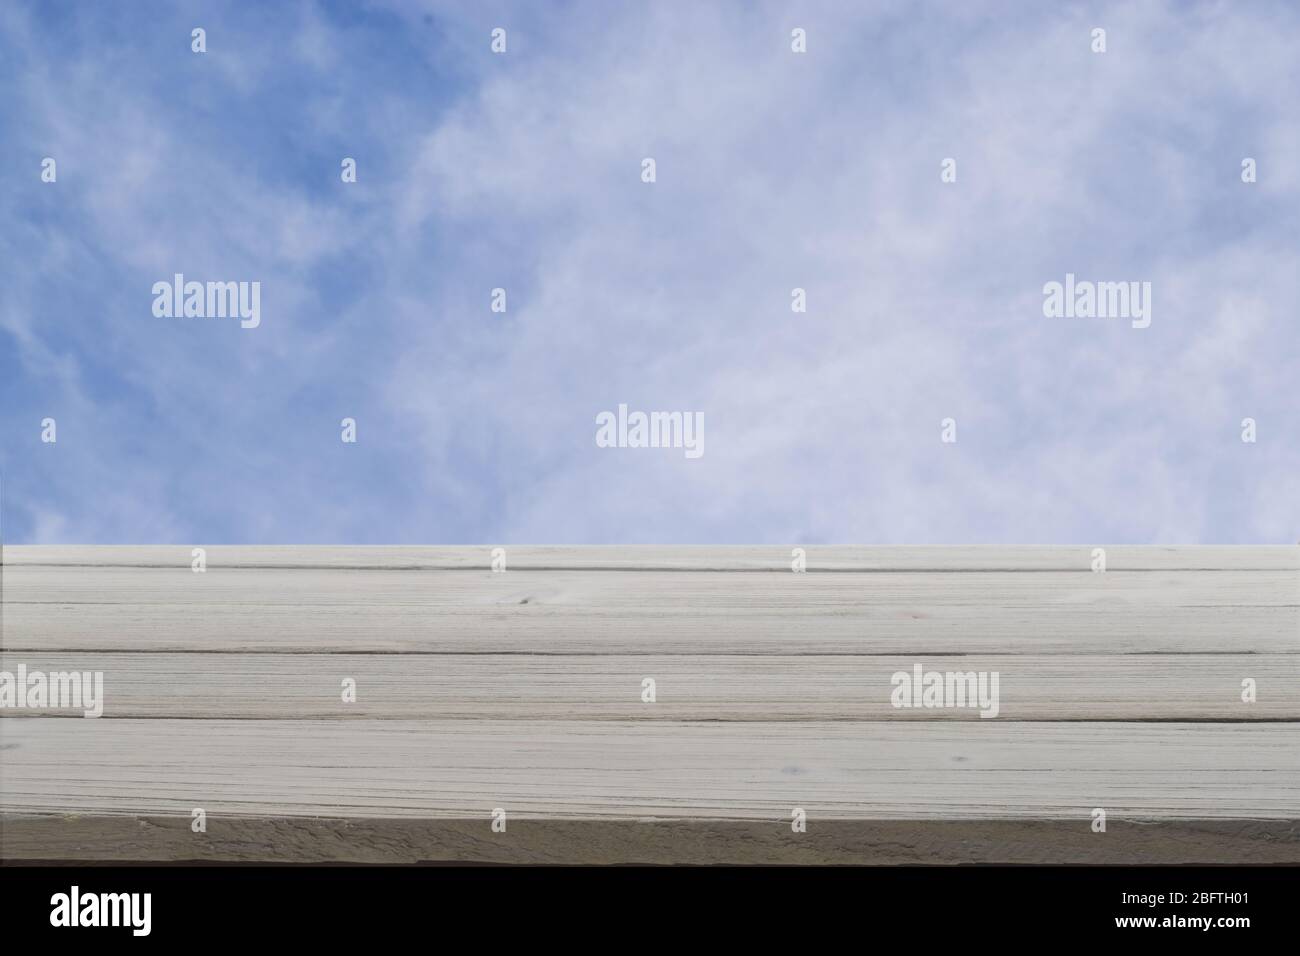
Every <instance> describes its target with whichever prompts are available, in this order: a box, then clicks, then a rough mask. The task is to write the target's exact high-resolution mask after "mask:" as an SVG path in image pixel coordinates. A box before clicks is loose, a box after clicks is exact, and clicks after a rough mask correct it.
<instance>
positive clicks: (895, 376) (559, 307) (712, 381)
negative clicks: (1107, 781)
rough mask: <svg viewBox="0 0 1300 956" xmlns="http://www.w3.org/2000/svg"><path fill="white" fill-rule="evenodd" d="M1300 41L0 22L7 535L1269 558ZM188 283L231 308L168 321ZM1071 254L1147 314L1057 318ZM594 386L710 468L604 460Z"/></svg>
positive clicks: (695, 22) (638, 452) (1125, 15)
mask: <svg viewBox="0 0 1300 956" xmlns="http://www.w3.org/2000/svg"><path fill="white" fill-rule="evenodd" d="M195 27H203V28H204V29H205V30H206V32H207V52H206V53H203V54H196V53H194V52H192V51H191V30H192V29H194V28H195ZM495 27H502V28H504V29H505V30H506V31H507V52H506V53H505V54H503V55H498V54H494V53H493V52H492V50H491V49H490V43H491V37H490V34H491V31H492V30H493V28H495ZM1094 27H1103V28H1104V29H1105V30H1106V46H1107V49H1106V52H1105V53H1094V52H1092V49H1091V45H1092V38H1091V35H1090V34H1091V31H1092V29H1093V28H1094ZM795 28H802V29H804V30H805V31H806V34H807V52H806V53H804V54H797V53H793V52H792V51H791V31H792V30H793V29H795ZM1297 48H1300V8H1297V7H1296V6H1295V5H1293V4H1288V3H1283V2H1277V3H1267V2H1260V3H1250V4H1239V3H1227V2H1224V3H1159V2H1144V3H1128V2H1123V3H1114V4H1105V3H1089V4H1083V3H1081V4H1043V3H1023V4H1010V3H997V4H993V3H989V4H981V3H964V2H963V3H959V2H955V0H954V2H948V3H934V4H917V3H913V2H897V3H891V2H873V3H850V2H844V3H816V2H808V3H789V2H771V3H750V2H710V3H686V2H657V3H644V2H637V3H632V2H626V3H623V2H610V0H601V2H596V0H593V2H589V3H547V4H542V3H536V2H520V3H517V4H491V3H466V2H462V3H434V2H396V0H395V2H372V3H359V2H358V3H342V2H340V3H313V2H301V3H297V4H292V3H285V4H254V3H246V2H230V3H224V4H222V3H202V4H197V3H196V4H184V3H164V2H156V3H154V2H130V3H128V2H80V3H62V2H34V0H33V2H21V0H20V2H6V3H4V4H0V91H2V92H0V164H2V165H0V261H2V262H3V269H2V274H3V290H2V292H0V455H2V464H3V471H4V492H3V494H4V502H3V506H4V532H5V539H6V540H7V541H9V542H10V543H58V542H82V543H141V542H158V543H168V542H173V543H178V544H180V543H193V544H203V543H210V544H217V543H238V542H244V543H254V544H256V543H298V542H301V543H318V542H319V543H328V542H334V543H484V544H497V543H524V542H536V543H550V542H554V543H618V542H629V543H633V542H645V543H655V542H671V543H720V542H735V543H774V544H775V543H812V544H816V543H832V542H833V543H847V542H861V543H894V544H905V543H917V544H920V543H1015V542H1021V543H1084V544H1086V543H1170V544H1173V543H1194V542H1203V543H1253V542H1267V543H1294V542H1296V541H1300V402H1298V401H1297V394H1298V392H1297V382H1300V312H1298V311H1297V302H1298V301H1300V295H1298V294H1297V293H1298V292H1300V268H1297V260H1298V259H1300V109H1298V108H1297V104H1298V103H1300V57H1297V53H1296V51H1297ZM45 157H51V158H54V159H55V160H56V162H57V181H56V182H54V183H45V182H42V180H41V163H42V160H43V158H45ZM343 157H353V158H355V159H356V162H357V182H356V183H354V184H352V183H344V182H342V181H341V178H340V161H341V160H342V158H343ZM645 157H653V158H654V159H655V161H656V173H657V179H656V181H655V182H654V183H645V182H642V178H641V168H642V165H641V164H642V160H643V158H645ZM946 157H952V158H955V159H956V161H957V181H956V182H955V183H943V182H941V180H940V164H941V162H942V160H943V159H944V158H946ZM1244 157H1252V158H1254V159H1255V160H1256V163H1257V170H1258V181H1257V182H1255V183H1252V184H1247V183H1243V182H1242V179H1241V163H1242V159H1243V158H1244ZM178 272H179V273H183V274H184V275H185V276H186V277H187V279H197V280H200V281H206V280H222V281H227V280H229V281H258V282H260V283H261V290H262V292H261V325H260V327H259V328H256V329H241V328H240V327H239V324H238V322H237V321H231V320H221V319H196V318H190V319H183V318H158V317H155V316H154V314H153V312H152V304H153V295H152V292H151V289H152V286H153V284H154V283H155V282H157V281H160V280H164V281H166V280H170V279H171V277H172V276H173V275H174V274H175V273H178ZM1067 272H1073V273H1075V274H1076V275H1078V276H1079V277H1080V278H1081V279H1094V280H1102V281H1148V282H1150V283H1151V285H1152V323H1151V326H1150V327H1149V328H1146V329H1134V328H1132V327H1131V325H1130V323H1129V322H1128V321H1127V320H1124V319H1077V318H1076V319H1064V318H1059V319H1056V318H1045V317H1044V315H1043V309H1042V304H1043V293H1042V288H1043V285H1044V283H1046V282H1050V281H1053V280H1055V281H1062V280H1063V279H1064V277H1065V274H1066V273H1067ZM496 287H502V288H505V289H506V290H507V312H506V313H504V314H499V313H493V312H492V311H491V310H490V308H489V305H490V295H491V290H492V289H493V288H496ZM795 287H800V288H804V289H806V290H807V303H808V309H807V312H806V313H794V312H792V311H791V307H790V303H791V289H793V288H795ZM620 403H626V404H627V405H629V406H630V407H631V408H632V409H640V410H645V411H651V410H679V411H698V412H701V413H702V414H703V416H704V424H705V429H704V448H705V454H704V455H703V456H702V457H701V458H698V459H688V458H687V457H686V456H685V455H684V454H683V452H682V450H681V449H676V450H674V449H630V448H599V447H597V446H596V443H595V432H596V427H595V419H596V415H597V414H598V413H599V412H601V411H604V410H614V409H616V408H617V406H618V405H619V404H620ZM345 417H352V418H355V419H356V421H357V438H358V440H357V442H356V443H355V444H345V443H343V442H342V441H341V440H340V432H341V429H340V421H341V420H342V419H343V418H345ZM1246 417H1250V418H1253V419H1255V420H1256V422H1257V441H1256V442H1255V443H1253V444H1251V443H1245V442H1243V441H1242V440H1241V432H1242V428H1241V422H1242V419H1244V418H1246ZM45 418H53V419H55V420H56V422H57V442H55V443H53V444H50V443H45V442H42V440H41V437H42V427H41V423H42V420H43V419H45ZM945 418H952V419H954V420H955V421H956V423H957V441H956V443H951V444H947V443H943V442H941V441H940V422H941V421H942V420H943V419H945Z"/></svg>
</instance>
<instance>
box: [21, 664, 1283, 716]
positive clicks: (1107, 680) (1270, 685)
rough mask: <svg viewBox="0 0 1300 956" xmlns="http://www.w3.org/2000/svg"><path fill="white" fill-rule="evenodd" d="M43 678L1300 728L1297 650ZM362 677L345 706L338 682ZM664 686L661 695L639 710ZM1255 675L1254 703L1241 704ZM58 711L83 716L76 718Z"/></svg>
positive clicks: (563, 709)
mask: <svg viewBox="0 0 1300 956" xmlns="http://www.w3.org/2000/svg"><path fill="white" fill-rule="evenodd" d="M20 661H21V662H22V663H25V664H26V665H27V666H28V667H29V668H35V669H39V670H43V671H46V672H51V671H71V670H76V669H81V670H89V671H102V672H103V674H104V685H105V687H106V689H107V691H106V692H107V695H108V701H107V703H106V705H105V710H104V715H103V719H113V718H118V717H176V718H207V717H225V718H230V719H237V720H239V719H242V720H262V719H266V718H285V717H301V718H329V717H332V718H338V719H350V718H355V717H368V718H374V719H377V720H383V719H390V718H466V719H470V718H472V719H477V720H498V719H518V720H525V719H530V718H534V717H537V718H548V719H577V720H638V721H656V720H723V721H731V720H912V721H916V720H921V721H932V720H980V719H981V718H980V716H979V713H978V711H976V710H973V709H967V708H952V709H928V710H927V709H910V708H909V709H898V708H894V707H893V706H891V704H890V699H889V698H890V692H891V690H892V685H891V683H890V678H891V677H892V675H893V674H895V673H896V672H898V671H910V670H911V669H912V667H913V666H914V665H915V664H918V663H919V664H921V665H922V667H923V668H924V669H925V670H935V671H947V670H952V669H959V670H961V671H976V672H978V671H997V672H998V674H999V680H1000V713H999V715H998V718H997V719H998V720H999V722H1007V721H1021V720H1035V721H1036V720H1128V721H1137V720H1182V721H1193V720H1216V721H1241V720H1252V721H1254V720H1274V721H1282V720H1289V721H1297V720H1300V655H1296V654H1186V655H1130V656H1119V655H1110V656H1098V655H1092V656H1076V655H1057V656H1050V655H1048V656H1045V655H1011V654H1001V655H983V654H977V655H971V656H964V657H960V658H953V657H926V656H915V655H913V656H902V655H892V654H887V655H879V656H877V655H867V656H844V655H840V656H828V655H804V656H778V655H767V656H764V655H751V656H745V655H734V654H728V655H717V656H710V657H707V658H701V657H700V656H698V655H668V654H659V655H655V654H626V655H624V654H600V655H597V654H573V655H525V654H514V655H504V656H501V657H498V658H495V659H492V660H491V661H490V663H489V662H486V661H485V660H484V658H483V656H481V655H474V654H203V653H194V654H175V653H157V654H130V653H127V654H124V653H103V652H85V653H76V654H74V653H49V652H43V653H37V654H31V653H29V654H21V655H18V654H10V655H0V670H3V669H6V668H7V669H10V670H12V669H13V668H14V667H15V666H16V665H17V664H18V663H19V662H20ZM345 677H349V678H352V679H353V680H355V681H356V682H357V688H358V692H359V695H358V697H357V700H356V701H355V702H353V703H346V704H345V703H344V702H343V700H342V699H341V694H340V693H339V688H340V682H341V681H342V679H343V678H345ZM644 677H653V678H654V679H655V682H656V700H655V704H654V705H653V706H650V705H647V704H645V703H642V701H641V698H640V693H641V680H642V678H644ZM1246 677H1253V678H1254V679H1255V680H1256V682H1257V684H1258V686H1259V695H1260V696H1259V699H1258V700H1256V701H1255V702H1254V703H1253V704H1246V703H1244V702H1243V701H1242V700H1241V681H1242V679H1243V678H1246ZM45 713H47V714H50V715H63V716H66V715H73V716H80V711H79V710H70V709H65V710H50V711H46V712H45Z"/></svg>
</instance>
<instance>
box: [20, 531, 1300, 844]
mask: <svg viewBox="0 0 1300 956" xmlns="http://www.w3.org/2000/svg"><path fill="white" fill-rule="evenodd" d="M506 551H507V562H508V565H507V566H508V570H507V571H506V572H505V573H503V574H501V573H492V572H491V571H490V570H489V567H488V566H489V562H490V555H489V552H490V549H489V548H446V547H439V548H407V547H401V548H373V547H366V548H246V547H230V548H223V547H213V548H209V549H207V562H208V570H207V571H206V573H204V574H193V573H192V572H191V570H190V560H191V557H190V549H189V548H188V547H159V546H148V547H124V548H65V547H59V548H15V547H6V548H5V550H4V567H3V589H4V591H3V633H2V634H0V670H10V671H12V670H14V669H15V668H16V667H17V666H18V665H19V664H22V665H24V666H26V667H27V668H28V669H29V670H43V671H55V670H69V669H76V670H82V671H102V672H103V673H104V675H105V677H104V686H105V698H106V699H105V704H104V716H103V717H102V718H100V719H98V720H86V719H82V718H80V717H74V716H71V715H70V714H69V712H67V711H58V710H40V711H32V710H6V711H3V712H0V713H4V714H6V715H8V716H4V717H2V718H0V858H4V859H9V860H21V859H162V860H169V859H175V860H189V859H230V860H305V861H319V860H357V861H365V862H386V861H387V862H414V861H423V860H438V859H444V860H481V861H486V862H536V861H548V862H563V861H575V862H576V861H582V862H673V861H680V862H727V861H735V862H760V861H761V862H815V861H826V862H933V863H953V862H981V861H983V862H1051V861H1053V860H1061V861H1065V860H1073V861H1076V862H1077V861H1087V862H1103V861H1107V860H1115V861H1125V860H1135V861H1142V860H1149V861H1152V862H1155V861H1160V862H1248V861H1251V860H1258V861H1261V862H1300V822H1298V821H1300V548H1278V547H1264V548H1108V549H1107V565H1108V569H1107V571H1106V572H1105V573H1104V574H1096V573H1093V572H1092V570H1091V560H1092V559H1091V548H866V547H862V548H859V547H827V548H818V547H809V548H807V549H806V551H807V566H808V571H807V572H806V573H803V574H794V573H792V572H791V571H790V549H789V548H785V549H782V548H757V547H744V548H661V547H631V548H556V547H539V548H522V547H520V548H514V547H512V548H507V549H506ZM917 664H919V665H921V666H922V668H923V669H924V670H938V671H948V670H959V671H997V672H998V673H999V674H1000V679H1001V680H1000V695H999V696H1000V702H999V714H998V717H997V718H996V719H991V720H990V719H982V718H980V716H979V714H978V711H977V710H975V709H896V708H894V707H893V706H891V702H890V692H891V684H890V677H891V675H892V674H893V673H894V672H896V671H910V670H911V669H912V668H913V666H915V665H917ZM645 677H653V678H654V679H655V681H656V700H655V702H654V703H645V702H643V701H642V700H641V690H642V686H641V681H642V679H643V678H645ZM344 678H351V679H353V680H355V681H356V684H357V694H358V698H357V700H356V702H355V703H344V702H343V701H342V700H341V697H340V682H341V681H342V680H343V679H344ZM1246 678H1250V679H1252V680H1254V681H1255V682H1256V685H1257V688H1258V699H1257V700H1256V701H1254V702H1253V703H1247V702H1244V701H1243V700H1242V698H1241V692H1242V681H1243V680H1244V679H1246ZM498 807H501V808H504V809H505V810H506V811H507V818H508V821H509V823H508V827H507V832H506V833H493V832H492V830H491V828H490V819H491V818H490V814H491V812H492V810H493V809H495V808H498ZM795 807H801V808H803V809H804V810H805V811H806V812H807V815H808V832H807V833H793V832H792V831H791V828H790V824H789V820H790V815H791V812H792V810H793V808H795ZM1094 807H1101V808H1104V809H1105V810H1106V811H1107V814H1108V830H1107V833H1105V834H1098V833H1093V832H1092V830H1091V827H1090V824H1091V816H1090V814H1091V811H1092V809H1093V808H1094ZM194 808H203V809H204V810H205V811H206V813H207V814H208V820H209V827H208V832H207V833H202V834H196V833H192V832H191V831H190V828H189V820H190V812H191V810H192V809H194Z"/></svg>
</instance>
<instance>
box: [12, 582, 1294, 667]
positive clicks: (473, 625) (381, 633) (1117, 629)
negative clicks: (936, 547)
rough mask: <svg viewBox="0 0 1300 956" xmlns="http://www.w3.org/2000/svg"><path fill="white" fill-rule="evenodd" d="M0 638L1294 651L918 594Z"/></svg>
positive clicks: (94, 644)
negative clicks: (850, 601)
mask: <svg viewBox="0 0 1300 956" xmlns="http://www.w3.org/2000/svg"><path fill="white" fill-rule="evenodd" d="M3 647H4V649H6V650H9V651H12V652H26V651H59V650H76V651H99V650H119V651H124V650H139V651H152V652H157V651H173V652H187V651H206V652H222V653H266V652H276V653H320V652H331V651H333V652H353V653H360V652H366V653H429V654H473V653H483V654H593V653H594V654H637V653H662V654H694V655H710V654H754V655H769V654H998V653H1008V652H1010V653H1032V654H1079V653H1083V654H1138V653H1161V654H1182V653H1198V654H1206V653H1234V654H1243V653H1260V654H1287V653H1295V652H1296V651H1297V650H1298V649H1300V608H1296V607H1288V606H1262V607H1253V606H1246V605H1235V606H1234V605H1224V606H1210V607H1169V606H1164V605H1152V606H1143V605H1133V604H1123V603H1093V604H1090V605H1084V606H1080V605H1069V604H1060V605H1055V606H1052V605H1040V606H1037V607H1034V606H1021V607H1012V608H1007V607H997V606H980V605H978V604H968V605H943V604H928V603H916V604H911V605H886V604H872V603H865V604H862V605H860V606H847V607H846V606H826V605H799V604H793V605H791V606H787V607H754V606H741V605H739V604H737V605H736V606H731V607H714V608H703V607H700V606H698V605H694V604H692V603H690V601H689V600H687V599H685V598H683V597H680V596H679V597H677V598H673V599H670V600H669V602H668V603H666V604H664V605H662V606H657V607H656V606H646V607H621V608H603V607H598V606H573V605H546V604H541V603H528V604H518V603H512V604H497V605H490V604H487V605H464V606H459V607H458V606H451V607H446V606H442V607H439V606H436V605H421V604H371V605H352V606H348V605H292V604H283V605H273V604H265V605H257V604H234V603H230V604H212V605H207V606H204V607H203V608H202V613H198V612H196V610H195V608H194V607H193V606H191V605H187V604H151V605H139V604H73V603H59V604H25V603H24V604H8V603H6V605H5V612H4V644H3Z"/></svg>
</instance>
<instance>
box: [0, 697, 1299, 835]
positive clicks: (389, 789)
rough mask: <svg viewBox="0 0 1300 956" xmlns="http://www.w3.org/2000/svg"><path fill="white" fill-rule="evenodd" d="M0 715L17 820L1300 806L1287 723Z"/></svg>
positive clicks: (917, 813)
mask: <svg viewBox="0 0 1300 956" xmlns="http://www.w3.org/2000/svg"><path fill="white" fill-rule="evenodd" d="M0 723H2V724H3V726H2V727H0V734H2V738H0V739H3V742H4V747H5V751H4V754H5V764H4V773H3V775H2V776H0V812H3V813H8V814H15V815H31V814H49V813H67V814H127V815H138V814H172V813H175V814H186V815H188V814H189V813H190V811H191V809H192V808H194V807H202V808H204V809H205V810H207V811H208V812H209V813H212V814H217V815H220V814H225V813H234V814H245V815H269V816H276V817H286V816H287V817H292V816H341V817H359V818H366V819H385V818H397V817H422V818H443V817H448V818H473V817H477V818H483V819H486V818H487V817H488V816H489V814H490V813H491V811H492V810H493V809H494V808H497V807H501V808H504V809H506V811H507V814H508V815H510V816H517V817H520V818H528V817H545V818H550V819H562V818H573V819H586V818H619V819H627V818H629V817H631V818H636V817H642V816H649V817H678V818H709V819H780V818H781V817H783V816H788V815H789V814H790V813H791V810H792V808H794V807H802V808H804V809H805V810H806V811H807V812H808V813H809V815H811V816H814V817H817V818H820V819H927V818H938V819H949V820H951V819H986V818H993V819H1017V818H1032V819H1078V820H1085V821H1086V820H1087V819H1088V814H1089V812H1090V811H1091V809H1092V808H1094V807H1102V808H1106V809H1107V810H1108V812H1111V811H1113V812H1114V813H1115V814H1116V815H1118V816H1121V817H1125V818H1149V819H1179V818H1185V819H1218V818H1223V819H1296V818H1300V746H1297V744H1298V743H1300V736H1298V732H1297V726H1296V725H1295V724H1249V725H1241V724H1178V723H1168V724H1166V723H1090V724H1078V723H1011V722H1007V723H1000V722H998V721H979V722H974V723H962V724H952V723H939V722H930V723H900V722H866V723H862V722H837V721H814V722H799V723H791V722H738V723H712V722H708V723H670V722H663V721H657V722H639V721H550V720H528V721H399V720H388V721H373V720H352V721H339V720H267V721H239V720H204V721H196V720H170V719H157V720H71V719H62V720H58V719H56V720H46V719H36V720H31V719H22V718H4V719H3V720H2V721H0Z"/></svg>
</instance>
